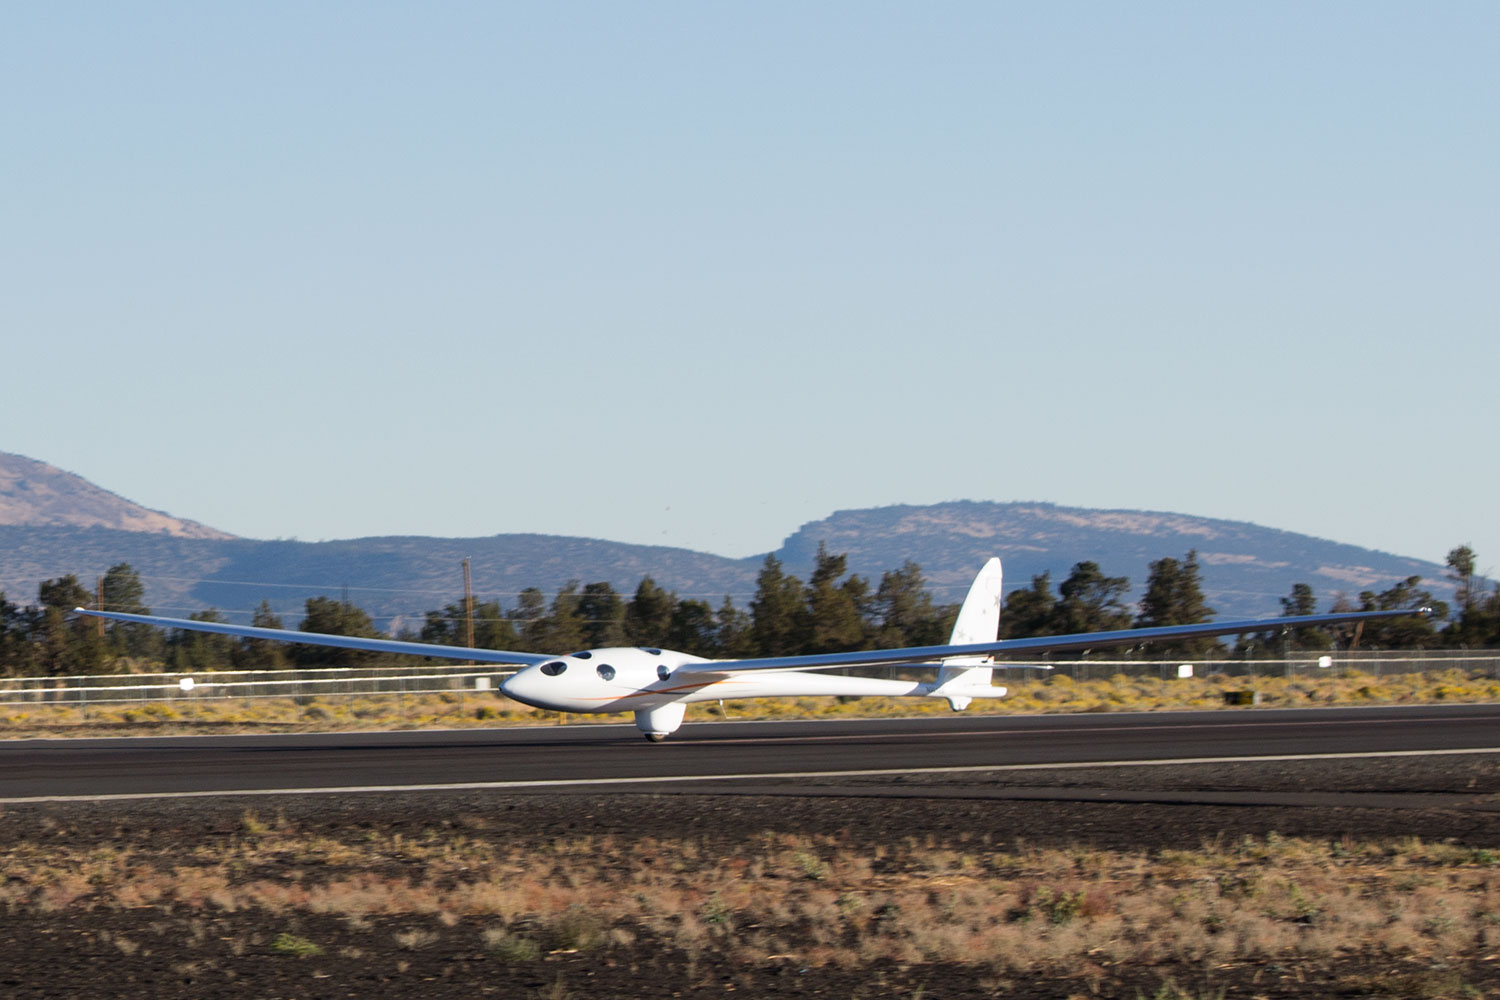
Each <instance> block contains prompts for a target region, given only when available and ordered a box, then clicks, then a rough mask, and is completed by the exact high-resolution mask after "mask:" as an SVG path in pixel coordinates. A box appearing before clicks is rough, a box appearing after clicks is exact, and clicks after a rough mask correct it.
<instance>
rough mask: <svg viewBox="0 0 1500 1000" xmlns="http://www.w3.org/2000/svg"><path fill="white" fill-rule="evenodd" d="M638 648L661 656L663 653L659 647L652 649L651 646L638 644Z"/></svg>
mask: <svg viewBox="0 0 1500 1000" xmlns="http://www.w3.org/2000/svg"><path fill="white" fill-rule="evenodd" d="M636 648H637V649H639V650H641V651H643V652H646V653H650V654H651V655H652V656H660V655H661V650H659V649H652V648H651V647H650V646H637V647H636Z"/></svg>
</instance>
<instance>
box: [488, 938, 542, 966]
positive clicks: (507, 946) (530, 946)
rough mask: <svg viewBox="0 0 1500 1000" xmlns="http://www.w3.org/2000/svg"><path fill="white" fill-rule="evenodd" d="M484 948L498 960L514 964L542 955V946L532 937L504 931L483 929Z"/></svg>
mask: <svg viewBox="0 0 1500 1000" xmlns="http://www.w3.org/2000/svg"><path fill="white" fill-rule="evenodd" d="M484 944H485V948H486V949H487V950H488V951H489V953H490V954H491V955H494V956H495V957H496V958H498V959H499V960H500V961H502V962H505V963H507V964H511V965H514V964H516V963H519V962H534V961H536V960H537V959H538V958H541V957H542V946H541V945H539V944H537V943H536V941H535V940H533V939H532V938H529V937H526V936H525V935H522V934H510V933H508V932H506V931H485V932H484Z"/></svg>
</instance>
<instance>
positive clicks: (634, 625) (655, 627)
mask: <svg viewBox="0 0 1500 1000" xmlns="http://www.w3.org/2000/svg"><path fill="white" fill-rule="evenodd" d="M676 609H677V595H676V594H673V593H672V592H671V591H669V590H663V589H662V588H660V587H658V586H657V585H656V581H655V580H653V579H651V577H649V576H643V577H641V582H640V583H639V584H637V585H636V588H635V594H634V596H632V597H631V598H630V601H629V603H628V604H626V605H625V640H626V642H628V643H629V644H630V645H632V646H651V647H653V648H654V647H657V646H664V645H666V642H667V633H668V632H669V631H670V630H671V628H672V612H673V611H675V610H676Z"/></svg>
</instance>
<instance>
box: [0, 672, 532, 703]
mask: <svg viewBox="0 0 1500 1000" xmlns="http://www.w3.org/2000/svg"><path fill="white" fill-rule="evenodd" d="M511 673H512V671H510V670H505V669H499V670H497V669H495V668H494V667H488V666H483V665H481V666H455V665H446V664H445V665H438V666H412V667H366V668H358V667H355V668H332V667H330V668H326V669H321V670H236V671H222V672H213V673H194V674H175V673H164V674H89V675H84V676H79V677H7V678H0V706H5V705H45V704H51V705H75V706H78V707H79V708H84V709H86V708H87V707H88V706H90V705H101V706H102V705H122V704H125V705H128V704H132V703H147V702H151V703H160V702H168V703H170V702H183V703H190V704H197V703H201V702H209V701H220V700H225V699H238V700H243V701H255V700H264V699H272V698H303V699H306V698H350V697H369V696H372V695H395V696H404V695H410V694H432V693H440V692H451V693H457V694H460V695H461V694H463V693H465V692H470V693H479V694H484V693H487V692H492V691H495V690H497V689H498V688H499V686H500V681H501V680H502V679H503V678H505V677H508V676H509V675H510V674H511Z"/></svg>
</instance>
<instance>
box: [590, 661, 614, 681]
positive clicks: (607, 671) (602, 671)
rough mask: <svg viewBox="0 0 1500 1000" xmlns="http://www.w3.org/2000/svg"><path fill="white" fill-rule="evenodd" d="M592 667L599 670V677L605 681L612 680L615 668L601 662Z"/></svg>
mask: <svg viewBox="0 0 1500 1000" xmlns="http://www.w3.org/2000/svg"><path fill="white" fill-rule="evenodd" d="M594 669H595V670H597V671H598V672H599V676H600V677H603V678H604V679H605V680H607V681H612V680H614V679H615V668H614V667H612V666H610V665H609V664H608V663H601V664H599V665H598V666H597V667H595V668H594Z"/></svg>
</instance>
